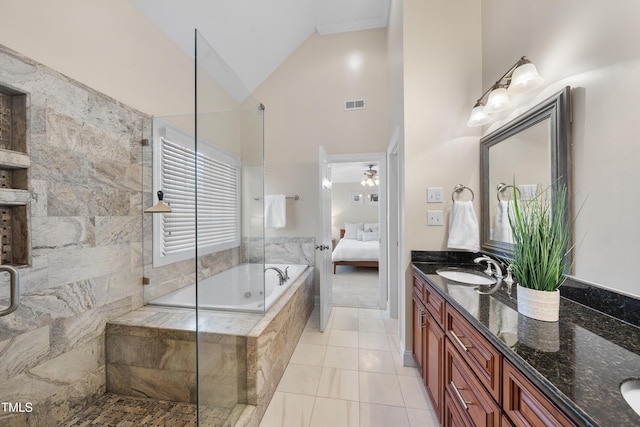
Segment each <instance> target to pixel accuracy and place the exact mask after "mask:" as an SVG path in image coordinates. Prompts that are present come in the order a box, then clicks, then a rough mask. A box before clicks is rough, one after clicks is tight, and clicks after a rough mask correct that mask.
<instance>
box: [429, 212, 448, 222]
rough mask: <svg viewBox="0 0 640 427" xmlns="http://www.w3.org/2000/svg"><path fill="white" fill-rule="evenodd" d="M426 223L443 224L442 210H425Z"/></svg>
mask: <svg viewBox="0 0 640 427" xmlns="http://www.w3.org/2000/svg"><path fill="white" fill-rule="evenodd" d="M427 225H444V214H443V212H442V211H427Z"/></svg>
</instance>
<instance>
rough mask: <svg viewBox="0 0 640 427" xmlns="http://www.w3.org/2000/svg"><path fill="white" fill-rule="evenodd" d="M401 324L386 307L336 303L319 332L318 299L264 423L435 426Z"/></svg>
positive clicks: (280, 426) (274, 426)
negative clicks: (405, 360) (401, 343)
mask: <svg viewBox="0 0 640 427" xmlns="http://www.w3.org/2000/svg"><path fill="white" fill-rule="evenodd" d="M397 330H398V327H397V320H393V319H388V318H386V317H385V314H384V312H383V311H381V310H377V309H366V308H351V307H334V309H333V312H332V314H331V317H330V319H329V323H328V325H327V329H326V330H325V331H324V332H320V329H319V314H318V308H317V307H316V308H315V309H314V311H313V313H312V314H311V317H310V319H309V321H308V322H307V325H306V326H305V329H304V332H303V333H302V336H301V337H300V340H299V341H298V345H297V347H296V349H295V351H294V353H293V356H292V357H291V360H290V361H289V365H288V366H287V369H286V371H285V373H284V375H283V377H282V379H281V380H280V383H279V384H278V388H277V389H276V393H275V394H274V396H273V398H272V399H271V403H270V404H269V407H268V408H267V412H266V413H265V415H264V417H263V418H262V421H261V423H260V427H289V426H291V427H326V426H345V427H347V426H354V427H358V426H359V427H378V426H379V427H390V426H392V427H418V426H420V427H435V426H437V425H438V422H437V417H436V415H435V413H434V412H433V410H432V408H431V405H430V403H429V400H428V397H427V394H426V391H425V390H424V387H423V386H422V383H421V380H420V377H419V375H418V371H417V369H416V368H411V367H404V366H402V362H401V358H400V354H399V352H398V351H397V350H396V349H397V348H398V335H397V333H398V332H397Z"/></svg>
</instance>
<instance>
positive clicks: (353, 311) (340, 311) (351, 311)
mask: <svg viewBox="0 0 640 427" xmlns="http://www.w3.org/2000/svg"><path fill="white" fill-rule="evenodd" d="M332 314H333V315H334V316H340V317H356V318H357V317H358V309H357V308H354V307H333V313H332Z"/></svg>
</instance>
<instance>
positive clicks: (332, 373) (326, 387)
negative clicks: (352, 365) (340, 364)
mask: <svg viewBox="0 0 640 427" xmlns="http://www.w3.org/2000/svg"><path fill="white" fill-rule="evenodd" d="M358 376H359V374H358V371H350V370H347V369H337V368H322V375H321V376H320V385H319V386H318V394H317V395H318V396H321V397H331V398H333V399H345V400H358V399H359V395H360V394H359V390H358V383H359V381H358Z"/></svg>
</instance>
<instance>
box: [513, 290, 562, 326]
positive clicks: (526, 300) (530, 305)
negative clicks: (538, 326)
mask: <svg viewBox="0 0 640 427" xmlns="http://www.w3.org/2000/svg"><path fill="white" fill-rule="evenodd" d="M518 313H520V314H523V315H525V316H527V317H530V318H532V319H536V320H543V321H545V322H557V321H558V318H559V317H560V291H559V290H557V289H556V290H555V291H552V292H548V291H538V290H535V289H529V288H524V287H522V286H520V285H519V284H518Z"/></svg>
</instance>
